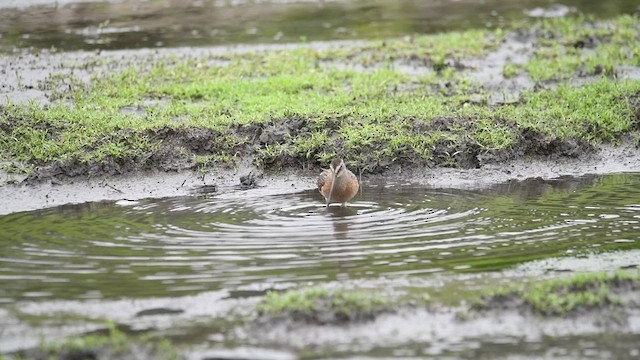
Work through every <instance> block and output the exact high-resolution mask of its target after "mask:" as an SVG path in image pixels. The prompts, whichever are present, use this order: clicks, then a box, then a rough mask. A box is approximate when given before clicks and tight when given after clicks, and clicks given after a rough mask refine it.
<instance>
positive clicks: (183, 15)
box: [0, 0, 638, 51]
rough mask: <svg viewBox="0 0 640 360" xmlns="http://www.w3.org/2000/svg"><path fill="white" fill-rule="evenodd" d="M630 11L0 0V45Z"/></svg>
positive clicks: (186, 38)
mask: <svg viewBox="0 0 640 360" xmlns="http://www.w3.org/2000/svg"><path fill="white" fill-rule="evenodd" d="M637 10H638V8H637V3H636V1H633V0H627V1H617V2H616V3H615V4H613V5H611V4H607V3H603V2H593V1H588V0H572V1H569V2H559V1H543V0H519V1H499V0H488V1H482V2H478V1H469V0H465V1H453V0H437V1H422V0H402V1H384V0H375V1H370V0H366V1H365V0H352V1H344V0H341V1H320V0H318V1H314V0H310V1H300V0H291V1H219V0H204V1H202V0H190V1H182V2H176V1H169V0H161V1H146V2H143V3H140V2H138V1H133V0H124V1H82V2H80V1H66V0H65V1H56V2H51V1H41V0H31V1H22V2H18V1H9V2H4V5H0V17H1V18H2V19H3V21H2V22H1V23H0V34H1V35H2V36H1V37H0V47H6V48H11V47H23V48H24V47H35V48H42V49H49V48H51V47H55V48H57V49H61V50H65V51H68V50H94V49H134V48H157V47H178V46H180V47H181V46H211V45H226V44H237V43H245V44H248V43H253V44H256V43H290V42H301V41H324V40H352V39H374V38H378V39H379V38H389V37H398V36H404V35H407V34H412V33H434V32H441V31H450V30H461V29H467V28H478V27H497V26H501V25H505V24H509V23H510V22H512V21H514V20H522V19H523V18H529V19H537V18H540V17H557V16H566V15H568V14H571V13H574V12H583V13H586V14H592V15H596V16H614V15H618V14H621V13H633V12H634V11H637Z"/></svg>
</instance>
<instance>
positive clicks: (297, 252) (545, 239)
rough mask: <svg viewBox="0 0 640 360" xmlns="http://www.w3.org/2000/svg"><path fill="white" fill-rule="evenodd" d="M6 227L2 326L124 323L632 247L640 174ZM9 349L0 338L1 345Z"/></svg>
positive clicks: (83, 207) (158, 210)
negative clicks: (56, 320)
mask: <svg viewBox="0 0 640 360" xmlns="http://www.w3.org/2000/svg"><path fill="white" fill-rule="evenodd" d="M0 232H1V234H2V237H1V239H0V327H7V326H8V325H11V326H12V327H14V328H19V327H20V326H18V325H19V323H20V322H21V321H22V320H16V319H17V318H15V317H13V316H10V315H9V314H11V313H12V311H13V310H15V309H16V308H21V305H20V304H22V310H20V311H22V312H25V313H32V314H38V316H44V317H45V318H46V317H47V316H52V317H55V312H56V311H63V312H66V313H69V312H70V313H74V312H75V313H79V314H82V315H83V316H87V317H91V315H92V312H95V313H96V317H105V316H112V317H116V319H115V320H117V321H126V320H127V319H126V318H127V317H130V318H133V317H136V316H138V315H140V312H141V311H142V310H145V309H148V308H151V309H152V311H156V310H157V309H158V308H159V309H161V310H160V311H161V313H162V311H168V313H169V314H170V313H171V312H172V311H173V310H171V306H172V305H171V304H174V305H175V304H183V303H185V301H186V302H187V303H188V304H189V305H186V306H185V309H183V310H180V311H177V312H178V313H180V312H185V311H187V312H188V311H189V310H186V309H191V311H194V310H193V309H196V308H198V307H201V306H205V307H207V306H209V307H211V306H214V305H213V304H215V303H216V302H217V301H219V300H220V299H221V298H245V297H251V296H255V295H260V294H263V293H264V292H265V291H267V290H269V289H277V288H286V287H290V286H295V285H297V284H301V285H306V284H309V283H315V284H318V283H326V282H331V281H336V280H337V281H345V280H361V281H364V282H366V281H373V280H376V279H378V280H379V279H382V278H384V279H387V280H391V281H394V279H407V278H425V279H428V278H430V277H432V276H434V273H439V274H440V275H446V276H448V275H449V274H450V275H452V276H455V274H462V273H470V272H486V271H493V270H499V269H505V268H510V267H514V266H517V265H520V264H525V263H527V262H528V261H530V260H543V259H549V258H553V257H567V256H568V257H569V258H574V257H581V256H584V255H585V254H589V253H592V252H607V251H611V250H619V251H630V250H637V249H640V242H639V241H638V239H637V234H638V233H640V174H618V175H606V176H585V177H580V178H562V179H555V180H541V179H531V180H527V181H523V182H511V183H507V184H501V185H496V186H494V187H492V188H489V189H470V190H458V189H432V188H428V187H417V186H411V185H400V184H396V185H387V186H377V185H375V184H366V183H365V184H364V186H363V191H362V193H361V194H359V195H358V197H357V198H356V199H355V201H354V202H353V203H351V205H350V206H349V207H347V208H341V207H330V208H328V209H327V208H325V207H324V206H323V201H322V198H321V196H320V195H319V194H318V193H317V192H316V191H315V190H309V191H304V192H299V193H293V194H279V195H260V196H253V195H251V193H250V192H244V191H236V192H229V193H224V194H205V195H196V196H191V197H179V198H167V199H149V200H141V201H118V202H99V203H87V204H79V205H67V206H60V207H57V208H50V209H45V210H40V211H32V212H21V213H14V214H9V215H4V216H0ZM635 265H636V266H637V265H638V264H635ZM587 266H588V265H587ZM594 266H595V263H594ZM583 270H589V269H583ZM211 294H214V295H211ZM172 298H173V299H176V300H172ZM154 299H155V300H154ZM185 299H188V300H185ZM95 301H98V302H95ZM138 301H140V303H142V302H144V301H146V302H147V304H146V305H144V306H139V307H136V306H135V304H139V302H138ZM205 303H206V304H205ZM25 304H28V305H25ZM81 304H82V305H81ZM183 305H184V304H183ZM181 306H182V305H181ZM214 307H215V306H214ZM25 309H31V310H25ZM113 309H117V310H113ZM167 309H169V310H167ZM127 311H130V312H127ZM202 311H204V313H207V311H208V310H206V311H205V310H202ZM216 311H222V312H224V311H226V310H225V309H224V307H223V308H222V309H217V310H216ZM143 314H146V313H143ZM198 316H199V317H202V316H203V314H202V313H198ZM18 318H19V317H18ZM168 321H169V323H170V322H171V320H168ZM63 323H64V321H63ZM25 326H26V325H25ZM150 326H151V327H153V325H150ZM76 330H77V329H76ZM16 331H17V333H16V335H15V336H16V339H17V338H20V337H21V336H23V334H20V333H19V331H18V330H16ZM14 345H15V342H13V343H11V342H9V341H7V342H4V343H3V342H2V341H0V352H2V351H8V349H13V347H12V346H14ZM3 347H4V348H3Z"/></svg>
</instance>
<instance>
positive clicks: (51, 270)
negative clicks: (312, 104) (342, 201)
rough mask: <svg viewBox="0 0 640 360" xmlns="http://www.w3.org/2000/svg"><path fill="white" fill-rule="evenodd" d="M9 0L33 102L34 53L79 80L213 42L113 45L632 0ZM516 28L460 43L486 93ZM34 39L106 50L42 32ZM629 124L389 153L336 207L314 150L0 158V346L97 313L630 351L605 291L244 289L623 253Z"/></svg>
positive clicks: (631, 319)
mask: <svg viewBox="0 0 640 360" xmlns="http://www.w3.org/2000/svg"><path fill="white" fill-rule="evenodd" d="M8 4H9V6H6V7H4V8H2V9H0V17H3V19H5V20H4V21H2V22H0V33H1V34H2V36H1V37H0V47H2V48H3V49H4V50H10V51H15V52H16V54H14V55H13V56H6V57H0V62H1V63H2V65H3V69H7V70H6V71H5V73H4V74H3V75H4V76H3V79H2V80H0V85H2V90H0V94H2V96H3V97H5V99H6V98H11V99H12V100H14V101H18V102H26V101H29V100H36V101H37V102H39V103H48V102H49V101H51V95H52V93H54V92H55V90H56V89H51V88H47V84H48V82H47V81H48V80H50V78H51V77H52V76H53V75H54V74H55V75H56V76H61V74H67V75H73V77H74V78H75V79H79V80H80V81H84V82H89V81H90V77H91V74H92V72H93V71H102V72H108V71H113V70H114V69H116V70H117V69H122V68H123V67H126V66H128V65H129V64H132V63H136V62H137V63H145V62H151V61H154V59H156V60H157V59H160V61H162V59H165V60H166V59H168V58H170V57H171V56H178V57H180V56H191V57H194V58H197V57H202V56H211V54H213V55H215V54H221V53H224V52H226V51H229V49H230V48H229V47H218V48H204V47H203V48H200V49H188V50H185V49H171V48H170V49H161V50H159V52H156V50H148V49H145V50H140V51H131V50H128V49H131V48H141V47H148V48H154V47H170V46H208V45H217V44H229V43H234V44H236V43H261V44H263V43H283V42H298V41H301V40H304V41H309V40H327V39H331V40H336V39H348V40H353V39H366V38H385V37H390V36H401V35H406V34H408V33H425V32H436V31H443V30H451V29H463V28H467V27H477V26H488V27H496V26H499V25H501V24H503V23H505V22H510V21H512V20H516V19H521V18H523V17H524V18H525V19H527V18H528V19H532V18H537V17H547V16H563V15H566V14H567V13H571V12H574V11H581V12H586V13H589V14H597V15H603V16H609V15H615V14H619V13H632V12H634V11H637V10H638V7H637V4H636V3H635V2H634V1H617V2H606V3H602V4H600V3H598V4H595V3H593V2H590V1H569V2H563V3H562V4H558V3H557V2H553V1H551V2H550V1H513V2H512V1H506V2H505V1H500V2H498V1H487V2H482V3H481V4H479V3H477V2H465V1H462V2H460V1H436V2H420V1H400V2H384V1H374V2H365V1H322V2H315V1H310V2H306V1H300V2H299V1H291V2H286V1H285V2H279V1H278V2H258V3H257V4H256V3H253V2H242V1H240V2H233V4H231V3H227V2H211V1H204V2H184V3H180V4H177V3H176V2H171V5H172V6H173V7H171V8H167V7H166V5H167V4H168V2H165V1H157V2H143V3H138V2H131V1H122V2H113V3H103V2H99V1H92V2H82V3H78V2H73V1H58V2H57V4H58V5H57V7H52V6H50V4H48V3H47V2H40V1H30V2H28V4H30V5H33V7H24V5H25V3H20V4H18V2H8ZM16 4H18V5H20V6H18V5H16ZM212 14H213V15H215V16H213V15H212ZM336 14H339V16H337V15H336ZM443 14H446V16H445V15H443ZM470 14H472V16H471V15H470ZM238 18H241V19H243V21H241V22H239V21H237V19H238ZM131 19H134V20H135V22H136V24H137V25H136V26H130V20H131ZM212 19H213V20H212ZM231 19H233V20H231ZM185 24H187V25H185ZM301 37H304V38H301ZM530 44H531V43H530V39H529V40H527V39H516V38H511V39H507V41H505V43H504V44H503V45H501V47H500V48H499V49H498V50H497V51H495V52H493V53H492V54H490V55H489V56H487V57H484V58H482V59H468V61H469V62H468V63H465V64H463V65H465V66H464V68H465V69H466V70H464V71H467V72H469V73H471V76H472V77H473V78H474V79H476V80H480V81H482V82H483V84H485V86H486V87H487V89H489V90H495V91H496V93H498V92H502V91H501V90H502V89H509V90H510V91H514V92H516V93H517V91H519V90H522V89H528V88H531V87H533V86H534V84H533V83H532V82H531V81H527V79H523V78H521V77H516V78H511V79H505V78H504V77H503V76H502V71H501V69H502V67H501V65H502V64H503V63H504V62H505V61H507V59H508V60H509V61H513V62H514V63H521V62H523V61H524V60H526V58H527V57H528V56H530V53H529V52H528V50H527V49H529V48H530ZM16 46H17V47H18V48H17V49H16V48H14V47H16ZM52 46H53V47H55V48H57V49H58V50H78V49H82V50H103V49H125V50H121V51H104V52H102V53H100V52H78V53H65V52H56V51H49V50H47V49H50V48H51V47H52ZM266 46H267V47H268V45H266ZM276 46H279V45H276ZM313 46H340V44H339V43H331V44H329V45H327V44H313ZM21 47H25V48H26V47H34V48H36V50H33V49H32V50H29V51H24V49H20V48H21ZM264 47H265V45H259V46H255V47H253V46H252V47H248V48H242V47H240V48H238V47H236V48H234V51H256V50H259V49H261V48H264ZM40 49H43V50H42V51H40ZM159 54H160V55H162V56H159ZM333 65H335V64H328V66H333ZM337 65H345V64H337ZM405 65H406V64H405ZM345 66H350V64H346V65H345ZM407 69H408V71H410V72H415V71H417V70H416V68H415V67H413V68H412V67H409V68H407ZM418 70H419V69H418ZM623 70H624V69H615V72H616V74H617V75H618V76H619V77H620V78H623V77H629V78H631V79H637V76H638V72H637V67H629V68H627V70H628V71H627V72H624V71H623ZM62 77H64V75H62ZM69 78H71V76H70V77H69ZM588 80H589V79H585V78H581V81H588ZM60 84H61V86H62V85H64V81H63V82H60ZM5 99H1V100H0V103H1V102H3V101H5ZM492 99H493V98H492ZM516 100H517V99H516ZM492 101H494V100H492ZM509 101H512V100H509V99H505V98H496V99H495V103H496V104H504V103H505V102H506V103H508V102H509ZM139 110H140V109H135V108H134V109H132V110H131V111H139ZM636 144H637V141H636V142H635V143H634V142H623V144H622V146H620V147H613V146H609V145H601V146H600V148H598V149H591V150H592V151H589V152H585V153H582V154H580V156H577V157H570V158H566V157H557V156H544V157H536V158H534V159H531V158H521V159H512V160H510V161H508V162H496V163H487V164H482V165H483V166H482V167H481V168H478V169H450V168H429V167H417V168H407V167H401V166H399V167H391V168H390V169H389V170H388V171H387V172H386V173H383V174H378V175H366V176H364V178H363V186H362V192H361V193H360V194H359V195H358V197H357V198H356V199H355V201H354V202H353V203H352V204H351V206H350V207H348V208H346V209H343V208H338V207H335V208H333V207H332V208H329V209H326V208H324V207H323V206H322V205H323V202H322V199H321V196H320V195H319V194H318V193H317V192H316V191H315V190H313V187H314V181H315V178H314V177H315V173H313V172H312V171H301V172H292V171H289V170H287V171H285V172H283V173H279V174H277V175H276V174H274V173H272V172H268V171H265V172H264V173H263V172H259V173H258V174H257V175H258V176H257V178H255V182H253V181H250V182H249V183H248V184H249V185H250V186H246V184H247V183H246V182H245V185H244V186H243V184H242V181H241V177H242V176H246V175H248V174H249V172H250V171H255V170H256V169H255V167H253V166H245V165H246V164H245V165H243V164H240V165H239V166H237V167H236V168H234V169H226V170H223V171H213V172H206V173H193V172H183V171H181V172H171V173H164V172H160V173H159V172H144V173H140V172H138V173H133V174H128V175H120V176H110V175H108V174H109V173H108V172H106V173H105V174H99V175H100V176H95V177H93V178H89V179H78V178H71V179H63V180H62V181H61V180H59V179H57V178H56V174H53V175H51V174H49V175H48V176H45V177H43V179H41V181H36V182H34V183H32V184H26V183H22V182H21V181H22V180H23V179H24V176H22V175H7V174H4V173H2V174H1V175H2V178H1V181H0V183H1V184H2V186H0V198H1V199H2V202H1V203H0V229H2V236H1V237H0V353H7V352H12V351H15V350H19V349H24V348H29V347H33V346H36V345H38V343H39V342H40V341H41V340H42V339H47V340H59V339H63V338H65V337H68V336H75V335H78V334H83V333H87V332H91V331H94V330H98V329H104V327H105V325H104V319H110V320H112V321H114V322H115V323H116V324H117V325H118V326H119V327H120V328H121V329H123V330H124V331H127V332H129V333H144V334H151V335H153V336H158V337H163V338H168V339H170V340H172V341H173V342H174V343H175V344H177V345H178V346H179V347H180V349H181V350H182V351H183V352H184V353H185V354H186V356H187V357H189V358H193V359H204V358H208V359H211V358H215V359H238V358H274V359H283V358H284V359H286V358H336V357H339V358H361V357H363V356H366V357H371V358H387V357H400V358H424V357H427V358H428V357H432V358H446V357H448V358H469V359H483V358H486V359H496V358H505V359H506V358H509V359H528V358H545V357H546V358H592V359H605V358H612V359H614V358H615V359H626V358H629V359H631V358H637V357H638V356H639V355H640V347H639V346H638V344H637V338H638V336H640V311H639V310H638V307H637V306H636V305H637V303H635V305H634V303H633V302H632V303H631V305H633V306H629V307H628V308H627V309H624V311H622V312H616V311H609V310H608V309H597V310H595V311H593V312H583V313H580V314H578V315H576V316H570V317H567V318H556V319H545V318H540V317H536V316H531V314H522V313H519V312H517V311H505V312H495V313H489V314H485V315H483V316H480V317H477V318H473V319H467V320H461V319H460V318H459V313H458V310H459V309H457V308H441V309H435V310H434V309H428V310H425V309H413V310H411V309H403V310H402V311H400V312H398V313H396V314H388V315H385V316H382V317H380V318H378V319H376V320H375V322H374V323H364V324H348V325H346V326H310V325H299V324H294V325H293V327H292V326H291V324H271V323H268V324H267V328H265V327H260V326H258V325H259V324H258V325H257V324H256V323H255V322H253V319H254V318H255V316H256V314H255V311H254V305H255V304H256V303H257V302H258V301H260V300H261V299H262V295H264V294H265V292H266V291H268V290H282V289H288V288H293V287H298V286H309V285H318V286H323V287H327V288H343V289H352V288H367V289H379V291H381V292H389V293H390V294H397V293H402V292H405V291H421V290H425V289H426V290H428V291H432V292H437V293H440V294H444V295H443V296H444V297H445V298H461V297H464V294H466V293H469V292H474V291H476V290H477V289H480V288H484V287H491V286H495V285H496V284H502V283H517V282H519V281H521V280H522V279H529V278H536V277H539V278H545V277H557V276H562V275H563V274H566V273H569V272H576V271H600V270H603V271H613V270H617V269H635V268H637V267H638V266H640V262H639V260H638V259H640V253H639V252H640V248H639V245H638V240H637V233H638V231H639V230H640V229H639V225H638V224H639V221H640V192H638V189H639V188H640V187H639V186H640V175H638V174H637V171H638V170H639V169H640V154H638V151H637V147H636ZM556 155H557V154H556ZM71 170H75V169H71ZM634 171H635V172H636V173H634ZM584 174H593V175H584ZM103 175H104V176H103ZM247 187H249V188H247ZM301 229H304V233H302V232H301ZM632 295H637V292H636V293H632ZM634 306H635V307H634Z"/></svg>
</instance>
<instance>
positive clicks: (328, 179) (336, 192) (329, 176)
mask: <svg viewBox="0 0 640 360" xmlns="http://www.w3.org/2000/svg"><path fill="white" fill-rule="evenodd" d="M359 188H360V184H359V183H358V178H357V177H356V176H355V175H354V174H353V173H352V172H351V171H349V169H347V166H346V165H345V164H344V161H343V160H342V159H333V161H331V165H330V166H329V169H327V170H324V171H323V172H322V173H320V176H319V177H318V190H320V193H321V194H322V196H324V198H325V199H326V200H327V206H329V204H331V203H342V206H346V204H347V201H349V200H351V199H352V198H353V197H354V196H356V194H357V193H358V189H359Z"/></svg>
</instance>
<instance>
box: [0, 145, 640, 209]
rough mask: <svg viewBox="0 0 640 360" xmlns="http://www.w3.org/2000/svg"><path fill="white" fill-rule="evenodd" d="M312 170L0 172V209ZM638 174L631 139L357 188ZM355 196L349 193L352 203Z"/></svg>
mask: <svg viewBox="0 0 640 360" xmlns="http://www.w3.org/2000/svg"><path fill="white" fill-rule="evenodd" d="M319 171H320V169H319V168H313V169H291V168H285V169H283V170H281V171H278V172H277V173H273V172H269V171H264V170H260V169H258V168H256V167H255V166H252V165H251V164H247V163H245V164H244V165H239V166H237V167H236V168H231V169H230V168H228V167H221V168H219V169H216V170H211V171H207V172H198V171H192V170H185V171H180V172H163V171H147V172H134V173H129V174H123V175H115V176H114V175H111V176H106V177H96V178H87V177H83V176H78V177H74V178H70V177H65V178H61V179H48V180H44V181H40V182H36V183H28V182H25V181H23V180H24V177H19V176H16V175H8V174H6V173H3V174H2V178H0V198H2V199H3V202H2V204H1V205H0V214H8V213H12V212H18V211H30V210H37V209H43V208H48V207H54V206H60V205H65V204H77V203H84V202H92V201H118V200H140V199H144V198H163V197H171V196H198V195H205V194H218V195H219V194H225V193H229V194H238V196H241V194H242V192H244V191H250V192H252V193H259V194H264V195H274V194H285V193H292V192H298V191H303V190H309V189H314V188H315V180H316V176H317V174H318V172H319ZM639 171H640V150H639V149H638V148H637V146H636V145H635V144H633V143H629V142H627V143H624V144H621V145H618V146H613V145H602V146H601V147H600V148H599V149H598V150H596V151H594V152H593V153H587V154H583V155H581V156H579V157H577V158H566V157H557V156H556V157H532V158H526V159H518V160H511V161H505V162H502V163H494V164H487V165H485V166H483V167H482V168H480V169H452V168H442V167H436V168H428V167H421V168H406V167H401V166H394V165H393V164H391V166H389V168H388V169H387V170H386V171H384V172H382V173H379V174H364V175H361V180H362V182H363V190H362V191H366V187H367V186H368V185H376V186H380V185H382V186H384V185H385V184H387V185H389V184H403V183H405V184H406V183H409V184H416V185H423V186H428V187H432V188H458V189H460V188H466V189H469V188H484V187H489V186H491V185H495V184H498V183H504V182H509V181H520V180H525V179H528V178H542V179H553V178H557V177H561V176H582V175H589V174H608V173H622V172H639ZM250 174H251V176H255V184H254V185H253V186H250V187H247V186H243V184H242V181H241V178H242V177H243V176H249V175H250ZM355 201H357V198H356V200H355Z"/></svg>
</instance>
